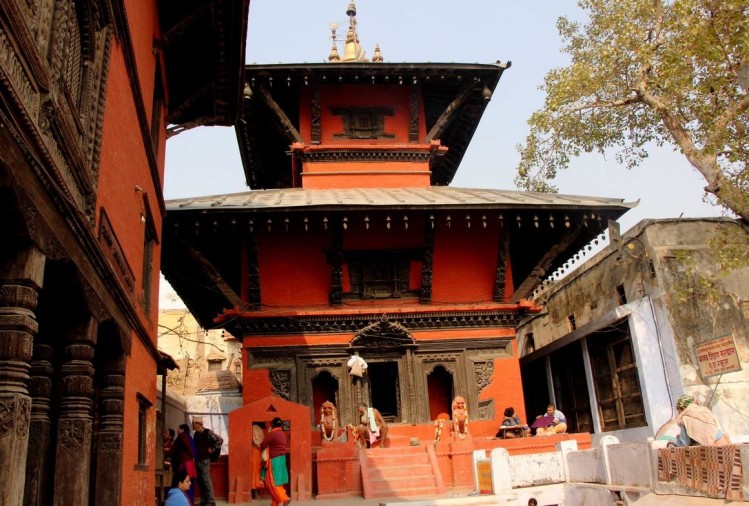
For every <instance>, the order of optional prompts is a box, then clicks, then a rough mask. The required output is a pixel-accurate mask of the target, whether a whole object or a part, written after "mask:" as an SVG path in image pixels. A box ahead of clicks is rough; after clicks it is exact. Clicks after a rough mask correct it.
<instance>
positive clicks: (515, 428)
mask: <svg viewBox="0 0 749 506" xmlns="http://www.w3.org/2000/svg"><path fill="white" fill-rule="evenodd" d="M534 432H535V434H534ZM565 432H567V417H566V416H564V413H562V412H561V411H559V410H558V409H557V408H556V406H554V404H549V405H548V406H547V407H546V412H545V413H543V414H540V415H538V416H537V417H536V420H535V421H534V422H533V424H532V425H530V426H528V425H527V424H525V423H523V421H522V420H521V418H520V416H519V415H518V414H517V413H516V412H515V408H513V407H508V408H506V409H505V411H504V418H503V419H502V425H501V426H500V428H499V431H498V432H497V437H498V438H503V439H509V438H516V437H527V436H530V435H536V436H551V435H554V434H562V433H565Z"/></svg>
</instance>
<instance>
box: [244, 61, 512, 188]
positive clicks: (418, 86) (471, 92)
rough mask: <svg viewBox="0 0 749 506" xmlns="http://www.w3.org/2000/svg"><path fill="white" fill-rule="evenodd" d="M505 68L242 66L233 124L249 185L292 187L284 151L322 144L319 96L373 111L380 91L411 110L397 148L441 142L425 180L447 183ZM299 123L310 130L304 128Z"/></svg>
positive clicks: (297, 167) (323, 105)
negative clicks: (402, 99)
mask: <svg viewBox="0 0 749 506" xmlns="http://www.w3.org/2000/svg"><path fill="white" fill-rule="evenodd" d="M509 66H510V63H509V62H508V63H500V62H497V63H494V64H477V63H474V64H463V63H377V62H375V63H372V62H352V63H343V62H341V63H336V64H333V65H331V64H329V63H319V64H314V63H313V64H308V63H304V64H273V65H248V66H246V67H245V82H246V84H245V89H244V107H243V112H242V118H241V121H240V122H239V123H238V125H237V137H238V140H239V146H240V153H241V157H242V163H243V166H244V171H245V177H246V181H247V185H248V186H249V187H250V188H252V189H269V188H289V187H293V186H296V185H295V184H294V179H295V171H299V170H300V164H298V163H296V164H295V162H294V157H293V156H290V148H291V146H292V145H294V144H297V145H299V144H301V145H307V146H315V145H319V144H320V135H319V130H320V128H321V127H320V117H321V116H323V117H324V114H325V110H326V108H328V106H329V104H326V103H320V100H321V99H320V97H321V96H323V97H330V96H331V95H334V94H339V95H340V94H343V93H345V94H346V96H348V97H355V98H353V99H351V102H352V106H355V107H360V108H361V107H366V106H370V107H371V106H372V104H371V103H368V97H370V96H371V95H372V93H373V92H374V91H375V90H377V89H378V88H379V90H380V91H382V92H383V93H385V94H388V93H390V94H393V95H401V96H403V95H404V93H405V94H406V96H407V97H411V98H409V99H408V104H409V105H408V108H409V111H403V112H402V113H403V114H404V115H405V116H406V117H407V119H408V121H409V122H410V127H409V128H410V133H409V138H408V140H407V141H404V144H401V145H400V146H401V147H408V146H415V145H423V144H429V143H430V142H435V141H439V143H440V144H441V146H443V147H446V148H447V151H446V152H445V153H444V154H442V155H441V156H438V157H434V158H433V159H432V160H430V162H429V163H430V166H429V170H430V171H431V175H430V180H431V184H432V185H434V186H445V185H448V184H449V183H450V182H451V181H452V179H453V176H454V175H455V172H456V170H457V168H458V165H459V164H460V161H461V160H462V158H463V155H464V154H465V151H466V149H467V148H468V144H469V143H470V141H471V138H472V137H473V134H474V132H475V131H476V128H477V126H478V123H479V120H480V119H481V116H482V115H483V113H484V109H485V108H486V106H487V104H488V103H489V100H490V99H491V96H492V94H493V93H494V90H495V88H496V87H497V84H498V82H499V79H500V77H501V76H502V73H503V72H504V70H505V69H507V68H509ZM373 86H374V87H375V88H373ZM395 88H402V89H403V90H399V89H395ZM321 90H322V91H321ZM320 110H322V111H323V112H322V113H321V112H320ZM305 111H306V112H305ZM315 111H317V113H315ZM422 116H423V118H422ZM304 121H306V122H309V123H311V126H310V125H303V124H302V123H303V122H304ZM324 127H325V125H323V128H324ZM417 127H418V128H419V130H418V135H416V133H417V130H416V128H417ZM316 128H317V132H318V133H317V137H316V136H315V135H316V134H315V132H316V130H315V129H316ZM300 132H306V133H307V134H308V135H307V136H308V137H309V138H305V137H304V136H302V134H301V133H300ZM397 147H398V145H397V144H393V145H391V148H393V149H396V148H397Z"/></svg>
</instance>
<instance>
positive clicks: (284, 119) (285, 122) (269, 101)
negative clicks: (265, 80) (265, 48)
mask: <svg viewBox="0 0 749 506" xmlns="http://www.w3.org/2000/svg"><path fill="white" fill-rule="evenodd" d="M257 90H258V94H259V95H260V98H262V99H263V102H265V105H267V106H268V108H269V109H270V110H271V111H273V113H274V114H275V115H276V117H277V118H278V121H279V123H281V126H282V127H283V129H284V131H285V132H286V136H287V137H288V138H289V141H290V143H291V144H294V143H301V144H304V139H303V138H302V135H301V134H300V133H299V131H298V130H297V129H296V127H295V126H294V124H293V123H292V122H291V120H290V119H289V117H288V116H287V115H286V113H285V112H283V109H281V107H280V106H279V105H278V104H277V103H276V101H275V100H273V97H272V96H271V94H270V92H269V91H268V89H267V88H266V87H265V86H258V88H257Z"/></svg>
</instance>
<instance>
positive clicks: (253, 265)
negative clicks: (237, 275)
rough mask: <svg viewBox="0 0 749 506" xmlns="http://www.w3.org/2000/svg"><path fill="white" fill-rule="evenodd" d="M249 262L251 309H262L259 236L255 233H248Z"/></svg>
mask: <svg viewBox="0 0 749 506" xmlns="http://www.w3.org/2000/svg"><path fill="white" fill-rule="evenodd" d="M247 263H248V264H249V279H248V282H249V285H250V286H249V296H250V300H249V301H248V302H249V303H250V309H254V310H257V309H260V306H261V304H262V303H263V301H262V295H261V292H260V260H259V259H258V249H257V237H256V236H255V234H254V233H252V232H249V233H248V234H247Z"/></svg>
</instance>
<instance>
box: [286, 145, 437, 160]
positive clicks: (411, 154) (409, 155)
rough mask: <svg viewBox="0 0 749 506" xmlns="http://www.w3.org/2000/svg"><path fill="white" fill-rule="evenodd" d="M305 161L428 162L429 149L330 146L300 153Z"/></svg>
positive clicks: (430, 155) (430, 154)
mask: <svg viewBox="0 0 749 506" xmlns="http://www.w3.org/2000/svg"><path fill="white" fill-rule="evenodd" d="M299 156H300V159H301V160H302V161H303V162H428V161H429V160H430V159H431V157H432V153H431V152H430V151H429V150H427V149H393V150H388V149H377V148H367V149H352V148H329V149H320V150H315V151H304V152H302V153H300V155H299Z"/></svg>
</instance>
